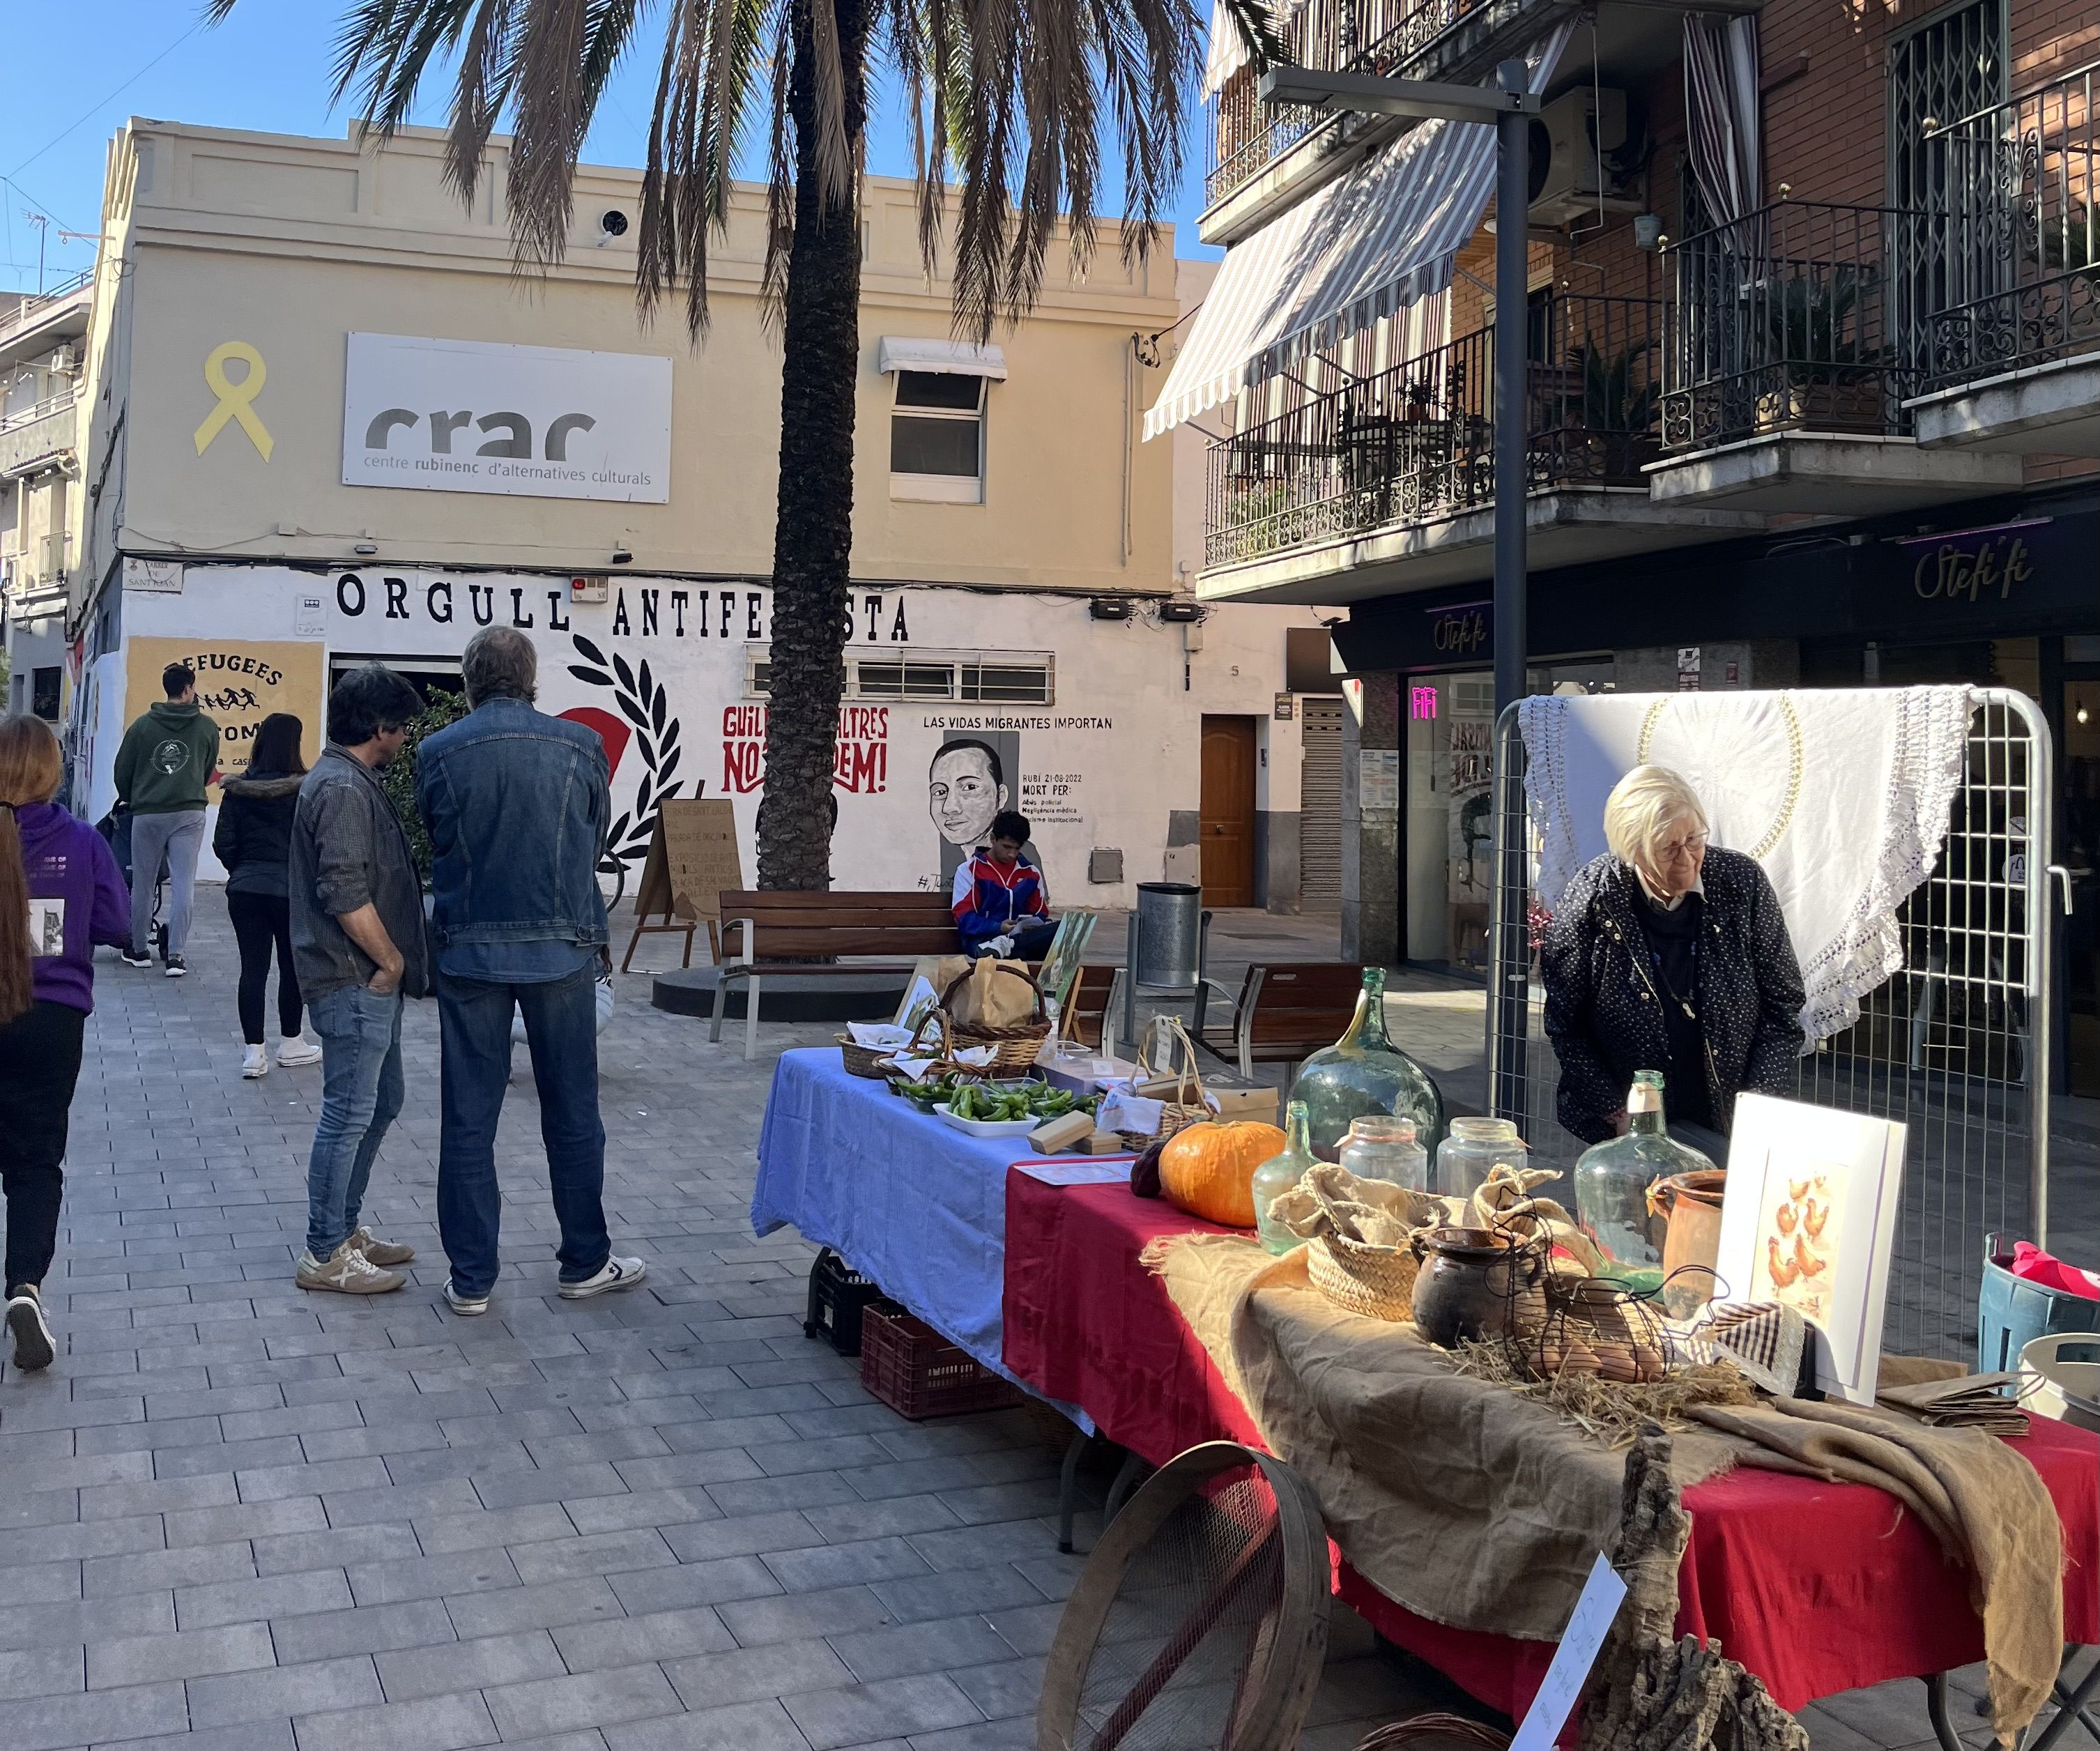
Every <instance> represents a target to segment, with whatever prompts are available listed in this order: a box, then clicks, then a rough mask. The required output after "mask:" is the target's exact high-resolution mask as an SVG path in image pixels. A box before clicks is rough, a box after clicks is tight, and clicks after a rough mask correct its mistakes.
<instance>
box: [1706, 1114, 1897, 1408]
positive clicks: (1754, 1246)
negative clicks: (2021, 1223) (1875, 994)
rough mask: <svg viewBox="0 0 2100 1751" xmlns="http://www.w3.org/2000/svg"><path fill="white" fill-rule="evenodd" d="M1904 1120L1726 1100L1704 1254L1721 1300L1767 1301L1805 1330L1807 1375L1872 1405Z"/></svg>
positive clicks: (1824, 1386) (1822, 1385)
mask: <svg viewBox="0 0 2100 1751" xmlns="http://www.w3.org/2000/svg"><path fill="white" fill-rule="evenodd" d="M1904 1136H1905V1128H1904V1126H1902V1125H1900V1124H1898V1123H1895V1122H1893V1121H1890V1120H1888V1119H1883V1118H1871V1117H1868V1115H1866V1114H1860V1113H1843V1112H1839V1111H1838V1110H1836V1109H1833V1108H1830V1107H1822V1106H1809V1105H1805V1104H1803V1103H1802V1102H1801V1101H1798V1100H1775V1099H1773V1098H1772V1097H1771V1096H1769V1095H1755V1094H1746V1095H1744V1096H1740V1098H1739V1099H1738V1100H1736V1118H1735V1127H1734V1129H1733V1131H1732V1132H1731V1134H1730V1136H1729V1140H1728V1183H1727V1189H1726V1191H1725V1192H1724V1193H1723V1197H1722V1204H1721V1246H1720V1252H1719V1255H1718V1258H1717V1259H1716V1260H1715V1268H1716V1269H1717V1271H1718V1273H1719V1275H1720V1278H1721V1281H1722V1284H1723V1291H1722V1294H1721V1295H1720V1296H1719V1297H1718V1299H1725V1300H1727V1301H1732V1302H1741V1301H1776V1302H1778V1303H1780V1304H1781V1305H1782V1306H1785V1307H1789V1308H1793V1310H1794V1311H1795V1312H1797V1313H1798V1314H1800V1315H1801V1317H1802V1319H1803V1320H1804V1321H1806V1322H1807V1325H1808V1327H1809V1329H1810V1330H1811V1333H1812V1334H1813V1337H1814V1343H1815V1383H1816V1385H1817V1386H1818V1387H1820V1388H1821V1389H1822V1390H1823V1391H1824V1392H1827V1393H1830V1394H1832V1395H1833V1396H1838V1397H1841V1398H1844V1399H1846V1400H1850V1401H1851V1403H1853V1404H1855V1405H1872V1404H1873V1402H1874V1387H1875V1383H1876V1378H1877V1375H1878V1374H1879V1373H1880V1369H1881V1353H1882V1312H1883V1310H1884V1308H1886V1305H1887V1302H1888V1292H1889V1253H1890V1248H1891V1246H1893V1244H1894V1242H1895V1228H1896V1213H1897V1210H1898V1207H1899V1203H1900V1202H1901V1198H1902V1193H1903V1158H1904Z"/></svg>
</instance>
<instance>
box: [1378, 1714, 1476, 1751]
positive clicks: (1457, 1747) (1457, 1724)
mask: <svg viewBox="0 0 2100 1751" xmlns="http://www.w3.org/2000/svg"><path fill="white" fill-rule="evenodd" d="M1509 1742H1510V1736H1509V1735H1508V1734H1507V1733H1506V1732H1502V1731H1500V1730H1499V1729H1498V1728H1496V1727H1490V1726H1489V1725H1488V1724H1487V1723H1486V1722H1485V1721H1475V1720H1470V1719H1468V1718H1467V1717H1466V1716H1464V1715H1462V1714H1417V1715H1413V1716H1410V1718H1408V1719H1406V1720H1405V1721H1395V1722H1393V1723H1392V1725H1391V1726H1390V1727H1379V1728H1378V1729H1377V1730H1376V1731H1374V1732H1372V1733H1371V1734H1370V1735H1369V1736H1367V1737H1365V1738H1363V1739H1361V1740H1358V1741H1357V1751H1401V1747H1402V1746H1404V1745H1418V1746H1420V1747H1422V1748H1423V1751H1467V1748H1471V1751H1506V1748H1507V1746H1508V1744H1509Z"/></svg>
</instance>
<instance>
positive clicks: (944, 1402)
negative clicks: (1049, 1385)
mask: <svg viewBox="0 0 2100 1751" xmlns="http://www.w3.org/2000/svg"><path fill="white" fill-rule="evenodd" d="M860 1339H861V1341H860V1383H861V1384H862V1386H864V1387H867V1389H868V1391H869V1392H872V1393H873V1394H874V1395H875V1396H876V1397H877V1398H879V1399H880V1400H882V1401H883V1403H884V1404H885V1405H888V1406H889V1408H890V1409H892V1410H893V1411H895V1412H896V1413H897V1414H898V1416H900V1417H908V1418H911V1421H912V1422H924V1420H925V1419H926V1418H929V1417H958V1416H960V1415H961V1414H963V1413H964V1412H965V1411H971V1410H1001V1409H1004V1408H1005V1407H1006V1406H1008V1405H1017V1404H1019V1403H1020V1402H1021V1391H1020V1389H1019V1388H1018V1387H1016V1386H1014V1385H1013V1383H1012V1382H1011V1381H1008V1380H1005V1379H1003V1378H1000V1377H999V1375H997V1374H994V1373H993V1372H992V1371H991V1370H990V1369H989V1368H986V1366H985V1365H983V1364H982V1363H981V1362H979V1361H977V1358H976V1357H975V1356H972V1355H971V1354H970V1353H969V1352H968V1351H967V1350H964V1349H963V1348H962V1347H960V1345H958V1344H953V1343H949V1342H948V1340H947V1339H946V1338H944V1337H942V1335H941V1334H940V1333H938V1332H937V1331H936V1330H933V1327H932V1326H930V1325H928V1324H926V1322H925V1321H924V1320H920V1319H915V1318H914V1317H912V1316H911V1314H909V1313H907V1312H905V1311H904V1309H903V1308H901V1307H899V1306H898V1304H897V1303H895V1302H894V1301H871V1302H870V1303H868V1304H867V1307H866V1308H864V1309H862V1315H861V1328H860Z"/></svg>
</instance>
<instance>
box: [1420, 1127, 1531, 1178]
mask: <svg viewBox="0 0 2100 1751" xmlns="http://www.w3.org/2000/svg"><path fill="white" fill-rule="evenodd" d="M1530 1156H1531V1149H1530V1146H1529V1145H1528V1144H1526V1143H1525V1141H1524V1139H1523V1138H1522V1137H1520V1136H1518V1135H1517V1129H1516V1126H1515V1123H1514V1122H1512V1121H1511V1120H1509V1119H1507V1118H1454V1119H1453V1120H1452V1121H1451V1135H1450V1136H1448V1137H1446V1138H1445V1140H1444V1141H1443V1142H1442V1143H1441V1144H1440V1145H1438V1147H1437V1150H1436V1189H1437V1190H1438V1191H1439V1192H1440V1193H1443V1194H1444V1196H1445V1197H1471V1196H1472V1195H1473V1193H1476V1192H1477V1191H1478V1190H1479V1189H1480V1184H1481V1182H1482V1181H1484V1180H1485V1179H1486V1178H1487V1177H1488V1175H1489V1174H1490V1173H1492V1172H1493V1171H1494V1170H1495V1169H1496V1168H1497V1167H1501V1166H1502V1165H1503V1164H1504V1163H1507V1165H1509V1166H1510V1167H1523V1166H1524V1163H1525V1162H1526V1161H1528V1160H1529V1158H1530Z"/></svg>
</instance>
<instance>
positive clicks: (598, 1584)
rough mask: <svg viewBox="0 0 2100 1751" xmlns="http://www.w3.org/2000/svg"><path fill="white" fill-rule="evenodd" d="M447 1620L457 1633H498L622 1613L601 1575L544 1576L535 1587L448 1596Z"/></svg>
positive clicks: (584, 1621)
mask: <svg viewBox="0 0 2100 1751" xmlns="http://www.w3.org/2000/svg"><path fill="white" fill-rule="evenodd" d="M445 1608H446V1610H447V1611H448V1612H450V1613H451V1614H452V1626H453V1628H454V1629H456V1630H458V1632H459V1633H460V1634H461V1636H462V1637H472V1636H477V1635H501V1634H505V1633H507V1632H509V1631H510V1630H549V1629H553V1628H554V1627H555V1626H556V1625H558V1624H564V1623H589V1622H590V1621H593V1619H595V1618H599V1617H619V1616H624V1615H625V1611H624V1608H623V1607H622V1606H621V1604H620V1600H619V1599H618V1597H617V1596H616V1595H615V1594H614V1592H613V1590H612V1589H611V1586H608V1585H607V1581H606V1580H605V1577H603V1576H602V1575H592V1576H589V1577H587V1578H586V1579H584V1580H581V1581H548V1582H546V1583H545V1584H544V1585H542V1586H536V1587H503V1588H500V1589H498V1590H496V1591H495V1592H493V1593H469V1594H462V1595H461V1596H460V1597H459V1598H457V1599H451V1600H448V1602H447V1603H446V1607H445Z"/></svg>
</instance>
